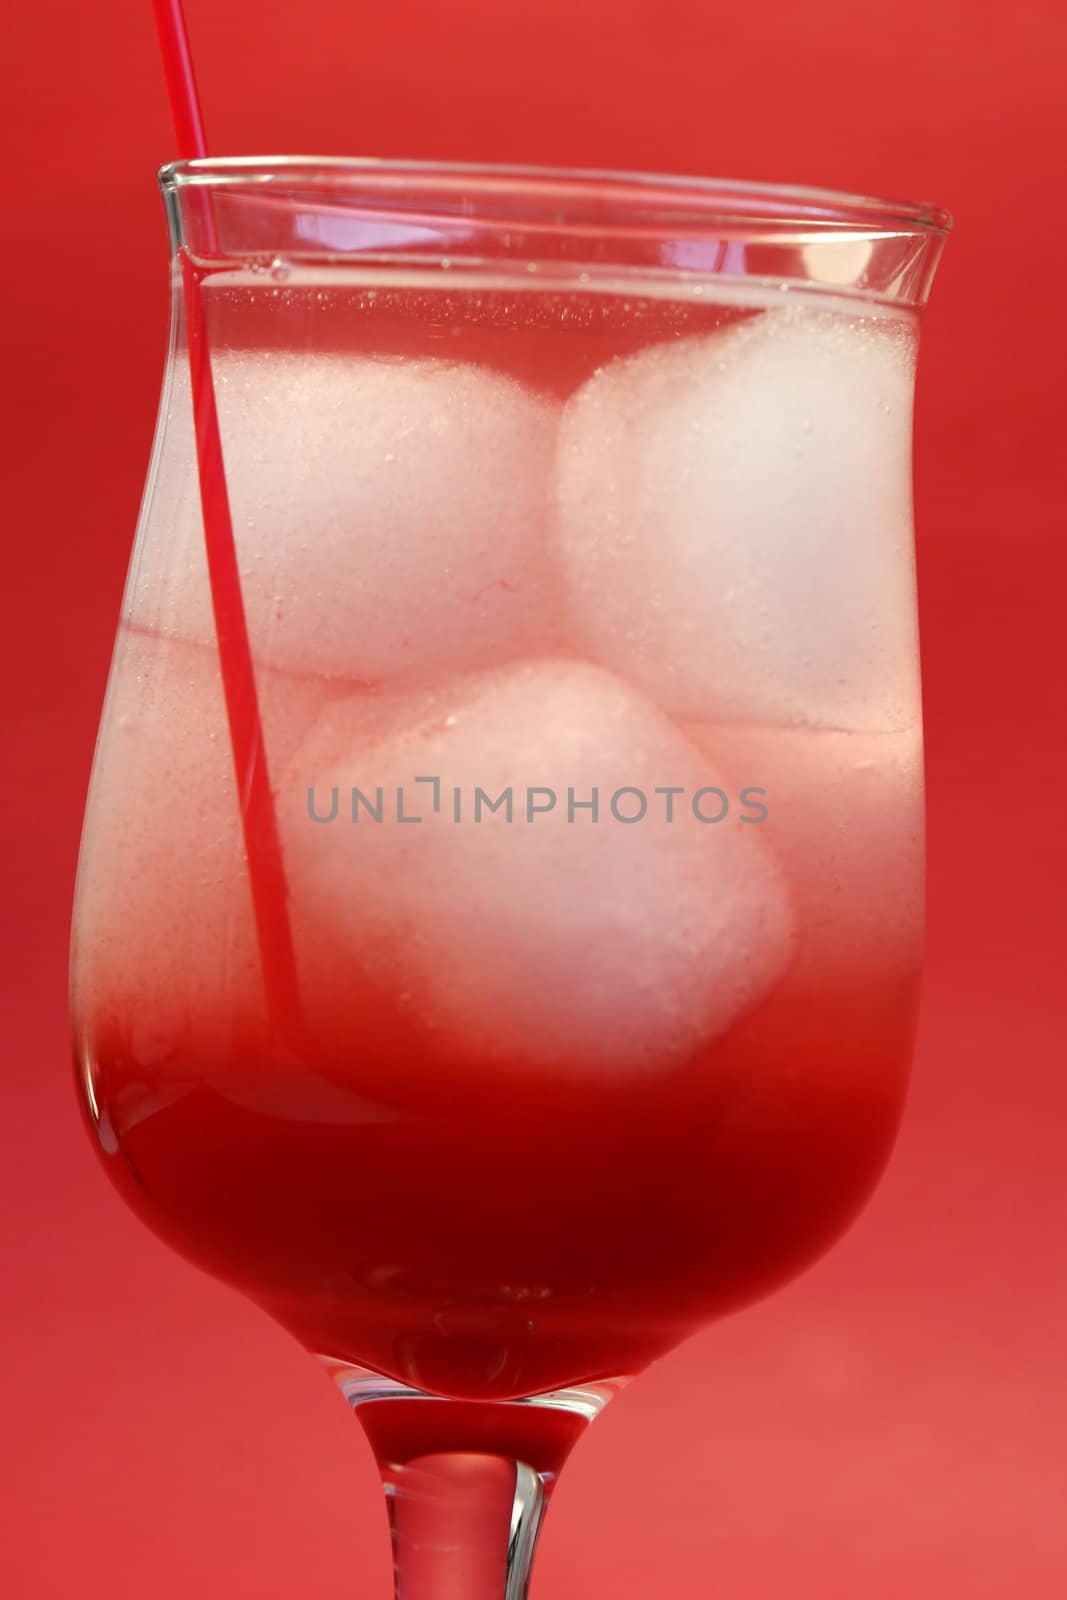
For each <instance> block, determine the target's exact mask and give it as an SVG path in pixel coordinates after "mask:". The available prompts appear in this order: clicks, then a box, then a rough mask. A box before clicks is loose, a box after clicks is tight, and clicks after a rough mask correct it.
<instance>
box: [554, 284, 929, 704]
mask: <svg viewBox="0 0 1067 1600" xmlns="http://www.w3.org/2000/svg"><path fill="white" fill-rule="evenodd" d="M912 365H913V343H912V334H911V330H910V327H909V326H908V325H907V324H905V323H903V322H901V321H900V320H898V319H887V318H873V319H868V320H864V319H863V318H843V317H841V316H840V315H830V314H827V313H823V312H821V311H815V310H811V309H810V308H804V307H797V308H788V309H784V310H772V311H767V312H764V313H763V314H761V315H757V316H754V317H752V318H750V319H749V320H748V321H746V322H744V323H742V324H741V325H739V326H735V327H734V328H732V329H730V330H728V331H725V332H723V333H720V334H712V335H710V336H706V337H700V338H694V339H686V340H681V341H679V342H677V343H676V344H673V345H662V346H659V347H657V348H653V349H650V350H647V351H643V352H641V353H640V354H638V355H636V356H634V357H631V358H627V359H623V360H619V361H615V362H613V363H611V364H609V365H608V366H607V367H605V368H603V369H602V370H601V371H600V372H598V373H596V374H595V375H594V376H593V377H592V378H591V379H590V381H589V382H588V383H587V384H586V385H585V386H584V388H583V389H581V390H580V391H579V393H578V394H577V395H576V396H575V397H574V399H573V400H572V401H571V402H570V403H569V404H568V405H567V407H566V408H565V410H564V415H563V422H562V427H561V443H560V454H559V467H558V479H557V493H558V501H559V528H560V547H561V552H562V559H563V565H564V570H565V576H566V581H567V595H568V605H569V610H570V617H571V627H572V634H573V641H574V643H575V645H576V646H577V647H578V648H579V649H582V650H584V651H588V652H590V653H592V654H593V655H594V656H595V657H596V658H597V659H598V660H599V661H601V662H603V663H604V664H605V665H607V666H610V667H612V668H614V669H615V670H617V671H619V672H622V673H624V674H625V675H626V676H628V677H631V678H634V679H635V680H636V681H637V682H639V683H640V684H641V685H642V687H643V688H645V689H646V690H647V691H648V692H649V693H650V694H651V695H653V697H654V698H655V699H657V700H658V701H659V702H660V703H661V704H662V705H663V706H665V707H666V708H667V709H668V710H669V711H671V712H672V713H674V714H675V715H677V716H680V717H683V718H700V717H704V718H708V719H712V720H715V719H723V720H727V719H730V720H739V719H751V720H757V721H784V722H803V723H816V724H822V725H825V726H829V727H847V728H870V729H874V728H893V727H900V726H903V725H907V724H909V723H911V722H913V721H914V719H915V713H916V708H917V705H918V676H917V666H916V661H917V656H916V641H915V616H914V575H913V567H912V557H911V483H910V455H909V440H910V418H911V390H912Z"/></svg>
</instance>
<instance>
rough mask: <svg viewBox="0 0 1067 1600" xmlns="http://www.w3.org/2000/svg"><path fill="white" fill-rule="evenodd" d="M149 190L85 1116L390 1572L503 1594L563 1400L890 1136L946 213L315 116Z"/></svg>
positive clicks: (785, 1269)
mask: <svg viewBox="0 0 1067 1600" xmlns="http://www.w3.org/2000/svg"><path fill="white" fill-rule="evenodd" d="M161 184H162V189H163V194H164V198H165V201H166V205H167V210H168V216H169V219H170V226H171V237H172V244H173V250H174V255H173V263H172V265H173V275H172V283H173V317H172V339H171V347H170V352H169V356H168V361H167V370H166V377H165V381H164V389H163V399H162V405H161V410H160V418H159V425H158V429H157V434H156V443H155V448H154V452H153V458H152V463H151V467H150V471H149V476H148V485H147V489H146V492H145V499H144V505H143V509H142V514H141V519H140V524H139V528H138V533H137V540H136V546H135V550H134V555H133V561H132V565H131V569H130V576H129V581H128V584H127V588H126V594H125V598H124V602H123V611H122V619H121V622H120V627H119V636H118V643H117V645H116V650H115V657H114V663H113V667H112V672H111V679H110V683H109V688H108V695H107V703H106V706H105V710H104V716H103V722H102V726H101V733H100V739H99V743H98V747H97V754H96V761H95V765H94V770H93V779H92V786H91V794H90V799H89V805H88V811H87V816H86V823H85V833H84V839H83V846H82V855H81V862H80V868H79V880H78V891H77V904H76V911H75V927H74V948H73V1016H74V1033H75V1048H76V1059H77V1070H78V1081H79V1085H80V1089H81V1093H82V1097H83V1101H84V1104H85V1107H86V1112H87V1117H88V1121H89V1124H90V1127H91V1130H92V1133H93V1136H94V1139H95V1141H96V1144H97V1147H98V1149H99V1150H100V1152H101V1155H102V1158H103V1161H104V1164H105V1166H106V1168H107V1170H108V1172H109V1174H110V1176H111V1177H112V1179H113V1181H114V1182H115V1183H116V1184H117V1186H118V1187H119V1189H120V1190H121V1192H122V1193H123V1194H124V1196H125V1197H126V1199H127V1200H128V1201H129V1203H130V1204H131V1205H132V1206H133V1207H134V1209H135V1210H136V1211H137V1212H138V1213H139V1214H140V1215H141V1216H142V1217H143V1218H144V1219H145V1221H146V1222H147V1223H148V1224H149V1225H150V1226H151V1227H153V1228H154V1229H155V1230H156V1231H157V1232H158V1233H159V1234H160V1235H161V1236H162V1237H163V1238H164V1239H165V1240H167V1241H168V1242H169V1243H170V1244H171V1245H172V1246H174V1247H175V1248H176V1249H178V1250H180V1251H182V1252H183V1253H184V1254H185V1255H186V1256H188V1257H189V1258H190V1259H191V1260H193V1261H195V1262H196V1263H198V1264H199V1265H200V1266H202V1267H204V1268H206V1269H207V1270H208V1271H210V1272H213V1273H215V1274H217V1275H218V1276H220V1277H222V1278H224V1279H225V1280H227V1281H228V1282H230V1283H232V1284H234V1285H236V1286H238V1287H239V1288H241V1289H242V1290H244V1291H245V1293H247V1294H248V1295H250V1296H251V1297H252V1298H253V1299H254V1300H256V1301H257V1302H258V1303H259V1304H260V1305H262V1306H263V1307H264V1308H265V1309H266V1310H267V1311H269V1312H270V1313H271V1315H273V1316H274V1317H276V1318H277V1319H278V1320H279V1321H280V1322H282V1323H283V1324H284V1325H285V1326H286V1327H287V1328H289V1329H290V1330H291V1331H292V1332H293V1333H294V1334H295V1335H296V1336H297V1338H299V1339H300V1340H301V1341H302V1342H303V1343H304V1344H305V1345H306V1346H307V1347H308V1349H309V1350H311V1351H312V1352H314V1353H315V1354H316V1355H317V1356H319V1357H320V1358H321V1359H322V1360H323V1362H324V1363H325V1365H326V1367H327V1369H328V1371H329V1372H330V1374H331V1375H332V1377H333V1378H334V1379H335V1381H336V1382H337V1384H338V1386H339V1387H340V1389H341V1390H342V1392H343V1394H344V1395H345V1397H346V1398H347V1399H348V1400H349V1401H350V1403H351V1404H352V1405H353V1406H354V1407H355V1409H356V1410H357V1413H358V1415H359V1416H360V1418H361V1420H362V1421H363V1423H364V1426H365V1427H366V1431H367V1434H368V1437H369V1439H370V1441H371V1444H372V1446H373V1447H374V1449H375V1452H376V1455H377V1458H378V1460H379V1463H380V1465H381V1469H382V1475H383V1481H384V1483H385V1486H386V1489H387V1493H388V1496H389V1505H390V1513H391V1516H392V1520H393V1531H394V1539H395V1543H396V1552H397V1584H398V1593H399V1594H400V1595H401V1596H403V1597H404V1600H439V1597H440V1596H442V1595H444V1594H445V1593H448V1594H449V1595H459V1594H463V1595H464V1596H466V1597H468V1600H495V1597H498V1596H500V1595H502V1594H503V1595H506V1596H508V1597H509V1600H517V1597H518V1596H520V1595H521V1594H523V1593H524V1591H525V1585H526V1581H527V1578H528V1574H529V1563H530V1560H531V1558H532V1553H533V1547H534V1542H535V1538H536V1533H537V1528H538V1526H539V1523H540V1517H541V1512H542V1509H543V1506H544V1502H545V1498H546V1495H547V1494H548V1492H549V1491H550V1489H551V1486H552V1483H553V1482H554V1480H555V1475H556V1474H557V1472H558V1470H559V1468H560V1466H561V1464H562V1462H563V1460H564V1458H565V1456H566V1454H567V1452H568V1451H569V1449H570V1448H571V1446H572V1445H573V1443H574V1442H575V1440H576V1439H577V1437H578V1436H579V1434H580V1433H581V1431H582V1429H583V1428H584V1426H585V1425H586V1423H587V1422H588V1421H589V1420H591V1419H592V1417H594V1416H595V1415H596V1414H597V1412H598V1411H599V1410H600V1409H601V1407H602V1406H603V1404H604V1403H605V1401H606V1400H607V1399H608V1398H609V1397H610V1395H611V1394H612V1392H614V1390H615V1389H616V1388H617V1387H618V1386H619V1385H620V1384H621V1383H623V1382H624V1381H626V1380H627V1379H628V1378H630V1377H632V1376H633V1375H634V1374H635V1373H637V1372H639V1371H640V1370H641V1369H642V1368H643V1367H644V1366H646V1365H647V1364H648V1362H649V1361H651V1360H653V1359H654V1358H655V1357H657V1356H659V1355H662V1354H663V1353H664V1352H665V1351H667V1350H669V1349H670V1348H671V1347H672V1346H673V1345H675V1344H676V1343H678V1342H679V1341H680V1340H681V1339H683V1338H684V1337H686V1336H687V1335H688V1334H689V1333H691V1332H692V1331H693V1330H694V1329H696V1328H697V1327H699V1326H700V1325H701V1324H702V1323H704V1322H706V1321H707V1320H709V1319H710V1318H712V1317H715V1316H717V1315H720V1314H722V1313H724V1312H726V1311H729V1310H733V1309H735V1308H736V1307H738V1306H739V1305H742V1304H744V1303H745V1302H747V1301H750V1300H752V1299H754V1298H756V1297H758V1296H759V1295H762V1294H764V1293H766V1292H768V1291H770V1290H772V1289H774V1288H775V1287H776V1286H777V1285H779V1284H781V1283H782V1282H784V1281H785V1280H786V1279H788V1278H789V1277H790V1276H792V1275H793V1274H795V1273H796V1272H798V1271H800V1270H801V1269H802V1268H803V1267H804V1266H805V1265H807V1264H808V1263H809V1262H810V1261H811V1260H813V1259H814V1258H815V1257H816V1256H817V1255H819V1254H820V1253H821V1252H822V1251H823V1250H825V1249H826V1248H827V1247H828V1245H829V1244H830V1243H831V1242H832V1241H833V1240H834V1239H835V1238H836V1237H837V1236H838V1235H839V1234H840V1232H841V1231H842V1229H843V1228H844V1227H845V1226H846V1225H847V1224H848V1223H849V1222H850V1221H851V1219H852V1218H853V1217H854V1216H855V1214H856V1212H857V1211H858V1209H859V1208H860V1206H861V1205H862V1203H863V1201H864V1200H865V1198H866V1197H867V1195H868V1194H869V1193H870V1191H871V1188H872V1187H873V1185H874V1183H875V1182H876V1180H877V1178H878V1175H879V1173H880V1171H881V1169H882V1167H883V1165H884V1162H885V1160H886V1158H887V1155H888V1153H889V1150H890V1147H891V1145H892V1141H893V1138H894V1134H895V1130H896V1126H897V1121H898V1118H899V1114H900V1108H901V1103H902V1098H903V1095H904V1091H905V1085H906V1079H907V1072H908V1064H909V1056H910V1052H911V1043H912V1035H913V1029H914V1020H915V1007H916V994H917V986H918V978H919V964H920V953H921V920H922V917H921V912H922V746H921V713H920V693H919V670H918V639H917V630H916V614H915V593H914V563H913V546H912V522H911V468H910V437H911V402H912V390H913V381H914V364H915V351H916V339H917V320H918V313H919V309H920V307H921V306H922V304H923V302H924V301H925V298H926V294H927V292H928V289H929V286H930V281H931V278H932V276H933V272H934V269H935V266H936V263H937V259H938V256H939V253H940V250H941V246H942V243H943V240H944V237H945V233H946V230H947V226H948V222H947V218H946V217H945V215H944V214H943V213H941V212H939V211H937V210H936V209H934V208H931V207H919V206H909V205H901V204H896V203H892V202H887V201H879V200H870V199H862V198H858V197H849V196H840V195H833V194H828V193H823V192H820V191H815V190H790V189H778V188H771V187H761V186H755V185H745V184H729V183H718V182H701V181H698V180H695V179H688V178H653V177H642V176H637V175H633V176H628V175H621V176H620V175H608V174H597V173H590V174H583V173H562V172H547V171H533V170H525V169H524V170H519V169H494V168H488V167H455V166H415V165H410V164H397V163H374V162H360V161H333V160H322V161H312V160H304V159H277V160H258V159H243V160H230V161H205V162H188V163H180V164H178V165H175V166H172V167H168V168H165V169H164V171H163V172H162V174H161ZM194 407H195V409H196V414H197V423H196V425H195V426H194ZM216 415H217V434H215V433H213V431H212V430H213V422H212V418H213V416H216ZM213 440H214V441H215V443H216V444H217V443H218V442H220V443H221V461H222V465H223V467H224V474H225V476H224V480H223V478H222V477H221V476H220V474H219V472H218V466H219V463H218V461H217V460H216V459H215V457H214V456H213V450H214V449H215V444H213ZM198 444H199V449H200V457H201V460H200V466H199V468H198ZM231 527H232V536H231V533H230V531H229V530H230V528H231ZM209 550H210V551H212V552H213V553H212V554H211V555H210V556H209V554H208V552H209Z"/></svg>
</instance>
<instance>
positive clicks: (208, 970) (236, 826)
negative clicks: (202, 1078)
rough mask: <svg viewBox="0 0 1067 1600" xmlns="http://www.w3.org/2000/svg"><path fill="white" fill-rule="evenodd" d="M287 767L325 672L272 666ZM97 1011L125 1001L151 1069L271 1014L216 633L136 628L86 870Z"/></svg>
mask: <svg viewBox="0 0 1067 1600" xmlns="http://www.w3.org/2000/svg"><path fill="white" fill-rule="evenodd" d="M258 689H259V698H260V709H261V716H262V722H263V730H264V740H265V743H266V748H267V754H268V761H269V762H270V764H271V767H272V772H273V773H277V772H280V771H281V770H282V769H283V768H284V766H285V764H286V762H287V761H288V760H289V759H290V757H291V755H292V752H293V750H294V748H295V747H296V746H297V745H298V744H299V743H301V742H302V741H303V740H305V739H306V738H307V734H308V729H309V727H311V726H313V725H314V723H315V721H316V719H317V717H318V716H319V714H320V713H321V711H322V709H323V705H324V703H325V700H326V691H325V690H324V689H323V686H322V684H321V682H319V681H317V680H314V679H303V678H298V677H294V676H289V675H282V674H280V673H275V672H271V671H269V670H267V669H261V671H260V673H259V681H258ZM78 903H79V911H78V916H77V926H78V927H79V929H83V930H84V933H81V932H80V933H79V935H78V949H77V957H76V960H75V963H74V966H75V972H76V976H77V983H78V989H79V994H80V996H81V997H82V998H81V1001H80V1003H79V1008H78V1009H79V1012H80V1014H81V1015H82V1016H83V1017H89V1016H90V1015H91V1016H93V1017H97V1018H99V1017H100V1016H111V1017H113V1018H115V1019H118V1021H119V1022H120V1023H121V1025H122V1026H123V1027H124V1028H126V1029H127V1030H128V1033H129V1040H128V1044H129V1050H130V1053H131V1055H132V1056H133V1058H134V1060H137V1061H140V1063H141V1064H142V1066H143V1068H144V1070H145V1072H146V1074H150V1073H151V1072H152V1071H154V1070H155V1069H158V1068H161V1067H163V1066H165V1065H166V1064H167V1063H168V1062H173V1061H175V1060H177V1059H181V1060H183V1061H184V1063H185V1066H186V1069H187V1070H188V1069H189V1068H190V1067H191V1065H192V1064H195V1063H199V1064H200V1065H201V1066H202V1067H203V1068H204V1070H205V1071H208V1070H210V1069H211V1068H212V1067H213V1066H215V1067H221V1066H222V1064H223V1063H224V1062H225V1060H226V1058H227V1054H228V1052H229V1050H230V1047H231V1044H232V1041H233V1038H234V1037H235V1036H236V1033H237V1032H239V1031H240V1029H241V1028H242V1027H246V1026H248V1025H249V1024H250V1023H251V1024H252V1025H255V1023H256V1020H257V1019H259V1020H260V1021H262V1018H263V1015H264V1007H263V992H262V981H261V976H260V962H259V953H258V947H257V944H256V936H255V926H254V922H253V916H252V901H251V893H250V889H249V881H248V868H247V865H246V861H245V854H244V843H243V837H242V832H241V824H240V817H239V813H238V806H237V795H236V788H235V780H234V769H233V756H232V751H231V744H230V737H229V731H228V725H227V721H226V711H225V702H224V699H223V692H222V683H221V677H220V673H219V666H218V662H217V660H216V658H215V653H214V650H213V649H210V648H208V647H207V646H203V645H195V644H187V643H184V642H182V641H178V640H170V639H161V638H158V637H153V636H150V635H141V634H138V633H137V632H135V631H124V632H123V634H122V636H121V637H120V641H119V647H118V654H117V657H116V670H115V674H114V679H113V683H112V686H111V688H110V690H109V698H108V705H107V709H106V713H105V722H104V724H103V729H102V737H101V744H100V749H99V752H98V755H97V760H96V765H95V768H94V775H93V787H92V795H91V801H90V806H89V809H88V813H87V819H86V829H85V836H84V840H83V845H82V853H81V860H80V863H79V877H78Z"/></svg>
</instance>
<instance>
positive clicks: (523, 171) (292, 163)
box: [158, 155, 953, 238]
mask: <svg viewBox="0 0 1067 1600" xmlns="http://www.w3.org/2000/svg"><path fill="white" fill-rule="evenodd" d="M360 177H377V178H383V179H393V180H400V179H403V178H411V179H413V180H418V179H422V180H425V181H429V182H431V183H433V182H434V181H436V182H438V183H440V184H442V185H444V184H451V185H452V186H454V184H455V183H456V182H457V181H462V182H464V183H468V184H470V185H471V186H472V187H474V188H477V187H481V188H483V189H485V190H486V191H493V190H499V189H500V188H501V187H506V188H507V189H508V191H509V193H511V194H512V195H513V196H515V197H521V195H522V194H523V192H524V191H525V192H528V193H529V196H530V198H531V199H537V200H540V201H542V202H543V201H544V200H545V199H546V197H547V196H548V195H550V194H552V193H555V194H556V195H557V196H558V198H559V199H561V200H562V199H564V198H565V197H566V196H567V195H568V194H569V195H572V196H573V197H575V198H576V199H578V198H581V197H583V196H584V197H586V198H587V197H588V195H589V192H590V191H591V190H596V191H598V192H599V193H600V196H601V198H605V199H611V198H612V197H614V198H615V199H617V200H618V201H619V202H620V204H622V203H631V204H638V205H640V204H642V203H644V204H648V203H649V202H650V201H652V202H654V201H656V200H659V201H660V202H661V203H663V204H664V205H665V206H666V207H667V208H668V210H670V209H673V208H675V207H678V208H682V207H684V206H686V205H687V204H688V205H692V206H696V207H697V208H699V209H700V210H701V211H702V212H704V214H705V215H706V219H707V222H708V225H709V226H721V225H722V224H723V223H730V224H733V225H737V226H741V227H743V226H745V225H746V224H747V225H749V226H756V227H758V226H759V225H760V224H761V223H763V224H771V225H774V224H787V225H788V224H789V223H797V224H801V225H811V224H814V225H817V226H822V227H830V228H832V227H833V226H834V225H836V226H838V227H839V228H841V229H842V230H851V229H855V228H862V229H865V230H877V231H879V232H889V233H895V234H910V235H913V236H915V237H922V236H924V235H926V236H934V237H940V238H945V237H947V235H948V234H949V232H950V231H951V229H952V226H953V219H952V216H951V214H950V213H949V212H948V211H946V210H945V209H944V208H942V207H941V206H938V205H935V204H933V203H932V202H926V201H910V200H896V199H890V198H886V197H882V196H875V195H864V194H858V193H850V192H848V191H846V190H838V189H828V188H817V187H811V186H807V185H803V184H791V183H764V182H757V181H754V180H750V179H731V178H705V177H697V176H693V175H690V174H685V173H658V172H630V171H624V170H612V169H607V168H596V167H555V166H537V165H520V164H511V163H496V162H478V161H422V160H417V159H414V158H406V157H402V158H383V157H377V156H294V155H288V156H208V157H201V158H197V159H192V160H181V161H171V162H168V163H167V164H166V165H164V166H162V167H160V168H159V171H158V179H159V183H160V186H161V187H162V188H163V189H164V190H165V191H166V190H175V189H184V188H217V187H222V186H225V185H228V184H235V183H249V182H252V183H262V184H269V183H272V182H274V181H276V180H278V179H285V178H295V179H299V180H300V181H301V182H302V183H308V184H312V185H315V186H317V187H321V188H322V189H324V190H330V189H336V188H337V187H339V186H340V185H341V183H342V181H343V180H344V179H350V180H354V179H358V178H360ZM690 220H692V219H690Z"/></svg>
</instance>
